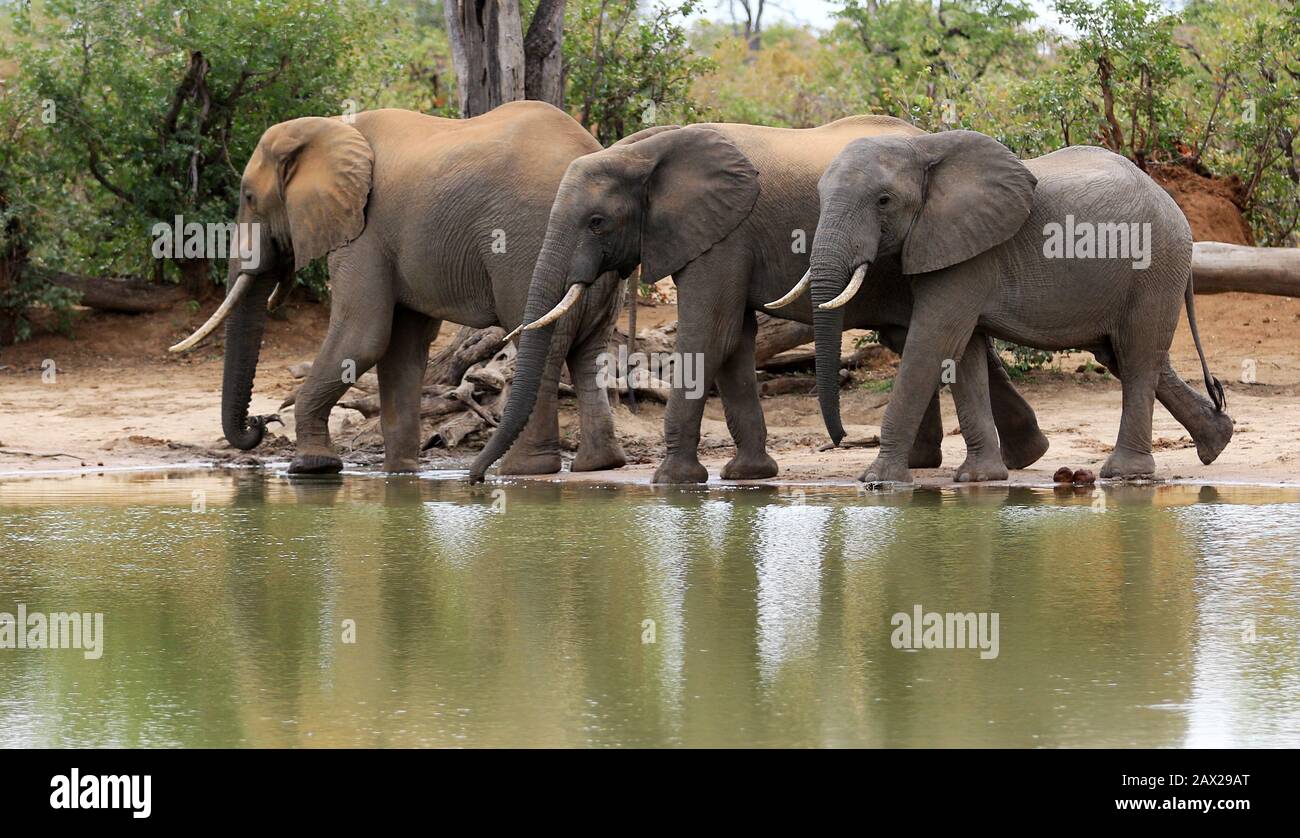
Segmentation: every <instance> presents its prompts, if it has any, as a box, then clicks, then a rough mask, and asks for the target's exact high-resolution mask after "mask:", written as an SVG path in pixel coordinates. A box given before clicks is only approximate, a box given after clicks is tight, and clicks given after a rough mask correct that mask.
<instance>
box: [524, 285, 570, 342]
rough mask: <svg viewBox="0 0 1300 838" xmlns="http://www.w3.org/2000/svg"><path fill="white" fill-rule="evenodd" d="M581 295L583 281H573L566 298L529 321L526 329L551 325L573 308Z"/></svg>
mask: <svg viewBox="0 0 1300 838" xmlns="http://www.w3.org/2000/svg"><path fill="white" fill-rule="evenodd" d="M581 296H582V283H581V282H575V283H573V284H572V285H570V286H569V290H568V291H567V292H565V294H564V299H562V300H560V302H559V303H557V304H556V306H555V308H553V309H551V310H550V311H548V312H546V313H545V314H543V315H542V316H541V317H539V318H537V319H536V320H535V321H533V322H532V323H529V324H528V325H527V326H525V327H524V331H525V332H529V331H532V330H533V329H544V328H546V327H547V326H549V325H551V324H552V323H554V322H555V321H556V320H559V319H560V318H561V317H563V316H564V313H565V312H566V311H568V310H569V309H571V308H573V304H574V303H576V302H577V301H578V298H579V297H581Z"/></svg>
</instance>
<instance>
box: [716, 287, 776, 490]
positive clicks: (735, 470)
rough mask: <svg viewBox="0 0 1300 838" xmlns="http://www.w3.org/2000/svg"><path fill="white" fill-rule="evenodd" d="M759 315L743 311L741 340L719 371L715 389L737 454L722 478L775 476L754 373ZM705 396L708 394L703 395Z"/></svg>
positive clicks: (723, 469) (760, 478) (753, 478)
mask: <svg viewBox="0 0 1300 838" xmlns="http://www.w3.org/2000/svg"><path fill="white" fill-rule="evenodd" d="M757 335H758V318H757V317H756V316H755V314H754V312H753V311H746V312H745V315H744V320H743V323H742V326H741V333H740V342H739V344H738V345H737V346H736V348H735V349H733V350H732V351H731V354H730V355H728V356H727V359H726V360H725V361H723V362H722V367H721V368H720V369H719V370H718V391H719V393H720V394H721V395H722V407H723V410H724V411H725V412H726V416H727V430H728V431H730V433H731V438H732V440H733V441H735V443H736V456H735V457H732V458H731V460H730V461H729V462H728V463H727V464H726V465H724V466H723V467H722V479H723V480H763V479H766V478H768V477H776V473H777V470H778V467H777V464H776V460H774V459H772V457H771V456H769V455H768V453H767V422H766V420H765V419H764V418H763V405H762V404H761V403H760V402H759V398H758V376H757V375H755V373H754V341H755V339H756V337H757ZM705 395H707V394H705Z"/></svg>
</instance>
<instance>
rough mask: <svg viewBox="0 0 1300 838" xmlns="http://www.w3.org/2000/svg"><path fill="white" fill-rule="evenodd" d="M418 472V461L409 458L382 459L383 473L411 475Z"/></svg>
mask: <svg viewBox="0 0 1300 838" xmlns="http://www.w3.org/2000/svg"><path fill="white" fill-rule="evenodd" d="M419 470H420V461H419V460H418V459H412V458H410V457H394V458H393V459H391V460H390V459H389V458H388V457H387V456H385V457H384V471H386V472H387V473H389V474H411V473H412V472H417V471H419Z"/></svg>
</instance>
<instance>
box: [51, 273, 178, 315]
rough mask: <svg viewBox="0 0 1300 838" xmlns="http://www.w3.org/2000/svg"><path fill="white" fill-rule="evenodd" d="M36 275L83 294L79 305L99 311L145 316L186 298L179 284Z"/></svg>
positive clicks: (117, 278)
mask: <svg viewBox="0 0 1300 838" xmlns="http://www.w3.org/2000/svg"><path fill="white" fill-rule="evenodd" d="M37 275H38V276H39V277H40V278H42V279H44V280H45V281H46V282H48V283H50V284H51V285H58V286H60V287H62V288H70V289H72V290H73V291H76V292H78V293H80V294H81V299H80V300H78V301H77V305H82V306H86V307H87V308H94V309H99V310H100V311H117V312H124V313H127V314H144V313H147V312H151V311H162V310H163V309H166V308H170V307H171V306H173V305H175V304H176V303H179V302H180V301H181V300H184V299H186V297H187V295H186V293H185V290H184V289H183V288H181V287H180V286H178V285H159V284H157V283H153V282H146V281H145V280H143V279H138V278H136V277H125V276H111V277H89V276H77V275H76V274H67V273H60V272H45V271H39V272H38V274H37Z"/></svg>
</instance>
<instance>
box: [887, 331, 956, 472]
mask: <svg viewBox="0 0 1300 838" xmlns="http://www.w3.org/2000/svg"><path fill="white" fill-rule="evenodd" d="M877 334H878V335H880V343H881V345H883V346H884V347H885V348H886V349H889V350H890V351H891V352H893V353H894V354H896V355H898V356H900V357H901V356H902V354H903V348H904V347H905V346H906V345H907V329H904V328H901V327H895V328H890V329H879V330H877ZM907 465H908V467H909V468H938V467H939V466H941V465H943V411H942V410H941V409H940V407H939V394H938V393H937V392H936V393H935V394H934V398H932V399H930V406H929V407H927V408H926V409H925V417H924V418H922V419H921V427H920V429H919V430H918V431H917V433H916V442H915V443H913V444H912V452H911V453H910V454H908V455H907Z"/></svg>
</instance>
